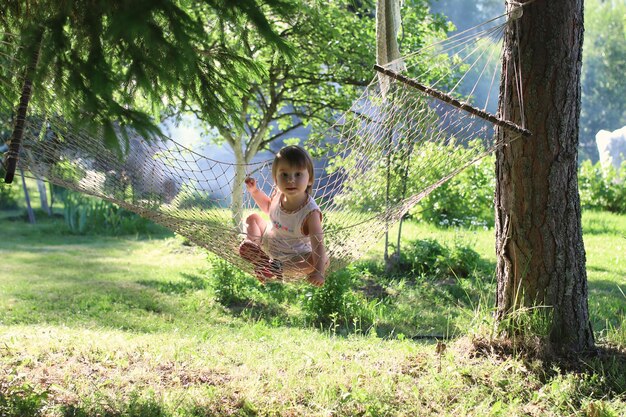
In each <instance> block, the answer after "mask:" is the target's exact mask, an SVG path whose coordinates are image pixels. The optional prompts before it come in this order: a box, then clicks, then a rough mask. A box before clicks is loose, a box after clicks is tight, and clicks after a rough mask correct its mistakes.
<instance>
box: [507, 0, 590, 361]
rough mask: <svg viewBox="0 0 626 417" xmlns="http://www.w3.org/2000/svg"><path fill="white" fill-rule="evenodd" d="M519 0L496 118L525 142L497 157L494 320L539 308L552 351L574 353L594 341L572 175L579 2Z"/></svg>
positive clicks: (574, 168) (579, 54) (580, 37)
mask: <svg viewBox="0 0 626 417" xmlns="http://www.w3.org/2000/svg"><path fill="white" fill-rule="evenodd" d="M522 3H528V5H527V6H526V7H525V8H524V11H523V15H522V16H521V17H520V18H519V19H517V20H515V21H513V22H511V24H510V26H509V30H508V31H507V34H506V38H505V50H506V51H507V52H509V53H506V54H505V58H504V60H503V78H502V83H501V89H500V94H501V97H500V98H501V100H500V103H501V104H500V113H501V116H503V117H504V118H506V119H509V120H512V121H514V122H517V123H519V124H521V125H525V127H527V128H528V129H529V130H530V131H531V132H532V133H533V136H532V137H531V138H528V139H519V140H516V141H514V142H512V143H511V144H509V145H508V146H506V147H504V148H502V149H501V150H499V151H498V152H497V160H496V178H497V185H496V196H495V205H496V207H495V208H496V250H497V255H498V260H497V280H498V287H497V313H496V315H497V319H498V320H499V321H502V320H504V319H505V318H507V317H511V316H510V315H511V314H512V313H513V312H514V311H516V310H518V309H519V308H520V307H531V306H546V307H547V308H546V309H545V311H549V312H550V316H551V318H552V320H551V327H550V342H551V344H552V346H553V347H554V348H556V349H557V350H559V351H569V352H572V351H574V352H581V351H584V350H587V349H590V348H592V347H593V345H594V339H593V332H592V329H591V325H590V323H589V312H588V303H587V295H588V290H587V274H586V269H585V249H584V245H583V240H582V228H581V211H580V199H579V194H578V177H577V157H578V150H577V149H578V120H579V116H580V70H581V59H582V42H583V0H537V1H534V0H524V1H522ZM517 43H519V47H516V44H517ZM516 68H517V73H518V75H520V76H521V85H522V93H521V95H520V94H518V93H517V88H516V86H515V82H516V76H515V72H516ZM522 107H523V109H524V112H523V116H522V112H521V111H520V108H522ZM500 134H501V135H509V134H510V133H508V132H504V131H502V132H500ZM541 310H543V309H541ZM509 331H510V329H509Z"/></svg>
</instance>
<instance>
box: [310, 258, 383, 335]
mask: <svg viewBox="0 0 626 417" xmlns="http://www.w3.org/2000/svg"><path fill="white" fill-rule="evenodd" d="M359 274H360V271H358V270H357V269H356V268H355V267H354V266H349V267H347V268H345V269H342V270H340V271H337V272H334V273H332V274H329V275H328V276H327V277H326V283H325V284H324V285H323V286H322V287H320V288H314V287H307V290H306V291H305V292H304V293H303V294H302V308H303V310H304V312H305V314H306V316H307V319H308V320H310V321H313V322H315V323H317V324H322V325H329V324H331V323H332V324H334V325H336V326H342V327H350V326H356V325H357V323H358V324H359V325H360V326H366V325H369V324H371V323H372V313H373V312H372V311H371V309H370V308H368V303H367V300H366V299H365V298H364V297H363V296H362V295H360V294H358V293H357V292H356V291H354V288H355V286H356V282H357V280H358V275H359Z"/></svg>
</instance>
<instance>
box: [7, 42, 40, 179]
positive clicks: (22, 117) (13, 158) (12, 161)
mask: <svg viewBox="0 0 626 417" xmlns="http://www.w3.org/2000/svg"><path fill="white" fill-rule="evenodd" d="M36 36H37V37H36V39H37V42H36V45H37V46H36V47H35V52H34V53H33V56H32V57H31V60H30V62H29V64H28V67H27V68H26V72H25V75H24V83H23V84H22V94H21V96H20V104H19V106H18V108H17V115H16V118H15V127H14V128H13V133H12V134H11V139H10V141H9V150H8V152H7V159H6V165H5V166H6V173H5V176H4V182H6V183H7V184H11V183H12V182H13V178H14V176H15V169H16V167H17V160H18V159H19V154H20V147H21V144H22V135H23V134H24V125H25V124H26V114H27V113H28V104H29V103H30V98H31V96H32V89H33V78H34V76H35V72H36V70H37V62H38V61H39V48H40V46H41V40H42V38H43V30H40V31H39V32H38V33H37V35H36Z"/></svg>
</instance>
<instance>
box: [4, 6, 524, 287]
mask: <svg viewBox="0 0 626 417" xmlns="http://www.w3.org/2000/svg"><path fill="white" fill-rule="evenodd" d="M506 24H507V16H506V15H504V16H501V17H499V18H496V19H494V20H492V21H490V22H488V23H486V24H484V25H482V26H481V27H478V28H474V29H472V30H470V31H466V32H462V33H459V34H457V35H456V36H454V37H451V38H448V39H446V40H445V41H442V42H439V43H434V44H433V45H430V46H428V47H425V48H423V49H421V50H420V51H418V52H416V53H414V54H412V55H410V56H406V57H403V58H402V65H397V64H398V63H397V62H395V63H390V64H388V65H386V66H384V67H377V68H376V69H377V71H378V74H377V75H378V77H376V78H375V79H374V80H373V81H372V83H371V84H370V85H369V86H368V87H367V88H366V89H365V90H364V92H363V94H362V96H361V97H360V98H359V99H358V100H356V101H355V102H354V104H353V106H352V107H351V109H350V110H349V111H347V112H346V113H345V114H343V115H342V116H341V117H339V118H338V119H337V121H336V123H335V125H334V126H333V128H332V129H330V130H329V131H328V132H327V134H326V135H325V138H324V140H320V141H317V142H313V141H312V140H309V141H307V142H305V143H304V144H303V145H304V146H305V147H306V148H308V149H309V150H310V151H311V152H312V154H313V157H314V159H315V161H316V166H315V184H314V187H313V188H314V197H315V199H316V201H317V202H318V204H319V206H320V208H321V210H322V213H323V216H324V223H323V224H324V241H325V246H326V249H327V253H328V255H329V257H330V266H329V269H328V270H327V271H333V270H337V269H339V268H342V267H344V266H346V265H347V264H349V263H351V262H353V261H354V260H356V259H358V258H359V257H361V256H363V255H364V254H365V253H367V251H368V249H369V248H370V247H371V246H372V245H373V244H375V243H377V242H379V241H380V239H381V237H382V236H383V235H384V233H385V231H386V230H388V229H389V228H390V227H392V226H393V225H394V224H396V223H397V222H398V221H399V220H400V219H401V218H402V216H404V215H405V214H406V213H407V212H408V211H409V210H410V209H411V208H412V207H414V206H415V205H416V204H417V203H418V202H419V201H420V200H421V199H423V198H424V197H426V196H428V194H429V193H431V192H432V191H433V190H435V189H436V188H437V187H439V186H440V185H441V184H443V183H444V182H446V181H447V180H449V179H450V178H452V177H453V176H454V175H455V174H457V173H458V172H459V171H461V170H462V169H464V168H466V167H468V166H469V165H471V164H472V163H474V162H475V161H478V160H479V159H480V158H482V157H484V156H485V155H487V154H489V153H491V152H493V151H494V150H495V149H496V148H498V147H500V146H503V145H505V143H504V142H503V139H501V137H504V136H507V137H511V136H512V137H513V138H517V137H521V136H524V135H528V134H529V132H527V131H526V130H525V129H524V128H523V127H520V126H517V125H515V124H513V123H511V122H508V121H506V120H504V119H503V118H500V117H497V116H495V115H493V114H492V112H493V109H495V108H496V106H497V97H496V96H495V94H493V93H491V92H492V91H497V88H498V85H497V84H498V83H499V82H500V62H501V55H500V54H501V53H502V44H501V41H502V37H503V36H502V35H503V33H504V30H505V28H506ZM10 40H11V38H10V37H9V36H8V35H4V36H3V38H2V39H0V41H1V42H9V41H10ZM9 58H10V57H7V56H2V59H3V60H4V61H6V62H9V63H10V59H9ZM424 63H429V67H428V68H424V67H423V66H424ZM399 68H400V69H401V70H402V71H401V72H398V69H399ZM379 77H380V78H382V79H383V80H384V82H383V83H380V82H379V80H378V78H379ZM470 80H471V82H469V83H468V81H470ZM381 85H383V86H384V88H383V91H381V87H380V86H381ZM14 89H15V88H14ZM0 100H1V101H0V103H1V105H0V106H1V107H0V109H1V110H2V111H3V112H4V113H5V114H6V113H8V114H12V113H14V105H15V103H14V100H9V99H7V98H6V97H0ZM33 103H38V104H33V105H31V108H30V109H29V116H28V117H27V119H26V123H25V130H24V136H23V139H22V149H21V152H20V155H19V165H18V166H19V167H20V168H21V169H23V170H24V171H28V172H30V173H31V174H32V175H33V176H35V177H37V178H45V179H47V180H48V181H49V182H51V183H53V184H57V185H59V186H63V187H67V188H69V189H71V190H75V191H78V192H80V193H85V194H89V195H92V196H95V197H98V198H101V199H104V200H107V201H110V202H113V203H115V204H117V205H119V206H121V207H123V208H125V209H127V210H130V211H133V212H135V213H137V214H139V215H141V216H144V217H146V218H148V219H150V220H152V221H154V222H155V223H158V224H160V225H163V226H165V227H167V228H169V229H171V230H173V231H174V232H176V233H178V234H180V235H182V236H185V237H186V238H188V239H189V240H190V241H192V242H193V243H195V244H197V245H199V246H202V247H203V248H206V249H208V250H209V251H211V252H213V253H215V254H216V255H218V256H220V257H221V258H223V259H225V260H227V261H229V262H230V263H232V264H234V265H236V266H237V267H239V268H241V269H243V270H245V271H247V272H253V266H252V265H251V264H250V263H249V262H247V261H245V260H244V259H242V258H241V257H240V255H239V253H238V247H239V245H240V243H241V242H242V239H243V237H244V236H245V234H244V233H243V231H242V228H241V226H240V222H239V219H240V218H241V215H244V216H245V215H246V214H249V213H251V212H253V211H256V212H258V209H257V208H256V207H255V205H254V202H253V201H252V200H251V199H250V197H249V196H248V195H243V196H241V195H239V197H241V198H242V201H243V205H242V211H241V212H240V213H237V212H235V213H234V212H233V211H232V210H231V209H230V205H231V203H232V200H233V195H232V193H233V190H241V189H242V188H241V187H240V186H239V184H236V182H239V181H240V178H241V173H242V172H244V174H248V175H253V176H255V177H256V179H257V182H258V184H259V188H261V189H263V190H264V191H265V192H266V193H268V194H269V193H270V192H271V189H272V184H273V181H272V178H271V162H272V160H267V161H261V162H256V163H252V164H249V165H246V166H238V165H236V164H233V163H228V162H224V161H217V160H214V159H212V158H211V157H210V156H206V155H201V154H199V153H197V152H196V151H194V150H193V149H188V148H186V147H185V146H183V145H181V144H179V143H176V142H175V141H173V140H171V139H169V138H163V139H161V140H152V141H150V142H148V141H146V140H144V139H142V138H141V137H140V136H139V135H137V134H132V133H131V135H130V139H129V141H128V143H127V144H126V145H125V146H124V147H123V152H124V154H125V157H123V158H120V157H119V155H118V154H117V153H115V152H113V151H111V150H110V149H108V148H106V147H105V146H104V145H103V143H104V140H103V136H102V135H94V134H91V133H88V132H86V131H84V130H81V129H80V128H79V127H76V126H73V125H71V124H69V123H67V122H66V121H65V120H64V119H63V117H62V116H61V115H62V114H63V113H62V111H61V109H58V108H56V107H55V103H54V101H53V100H49V101H47V102H45V103H43V104H42V103H41V101H39V102H35V101H33ZM85 117H89V116H88V115H85ZM497 129H508V130H510V131H511V132H514V133H515V134H514V135H497V134H496V130H497ZM235 178H238V179H237V180H235ZM407 178H408V179H410V181H409V183H405V181H406V179H407ZM368 184H369V185H368ZM236 185H237V186H236ZM300 275H301V274H298V273H289V271H286V273H285V275H284V279H285V280H292V279H297V278H300Z"/></svg>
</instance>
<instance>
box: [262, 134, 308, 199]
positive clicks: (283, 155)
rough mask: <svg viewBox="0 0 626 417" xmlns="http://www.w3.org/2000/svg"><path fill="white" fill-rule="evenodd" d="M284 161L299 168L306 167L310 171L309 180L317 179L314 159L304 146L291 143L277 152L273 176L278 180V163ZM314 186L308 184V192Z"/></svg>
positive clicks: (273, 164)
mask: <svg viewBox="0 0 626 417" xmlns="http://www.w3.org/2000/svg"><path fill="white" fill-rule="evenodd" d="M281 161H284V162H286V163H287V164H289V166H292V167H297V168H306V169H307V171H309V180H310V181H311V182H313V181H314V180H315V170H314V169H313V160H312V159H311V156H310V155H309V153H308V152H307V151H305V150H304V149H303V148H301V147H299V146H296V145H290V146H285V147H284V148H282V149H281V150H280V151H278V153H277V154H276V157H275V158H274V162H273V163H272V178H274V180H276V173H277V172H276V171H277V169H278V163H279V162H281ZM312 189H313V187H312V186H310V185H309V186H308V187H307V188H306V192H307V194H311V191H312Z"/></svg>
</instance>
